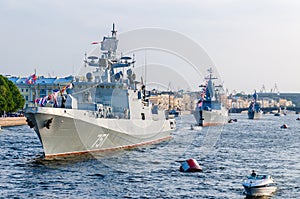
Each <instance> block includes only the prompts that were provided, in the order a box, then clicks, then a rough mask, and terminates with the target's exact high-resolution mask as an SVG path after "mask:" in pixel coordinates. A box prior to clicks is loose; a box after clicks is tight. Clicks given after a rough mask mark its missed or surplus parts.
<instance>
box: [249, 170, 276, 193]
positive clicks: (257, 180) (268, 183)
mask: <svg viewBox="0 0 300 199" xmlns="http://www.w3.org/2000/svg"><path fill="white" fill-rule="evenodd" d="M243 187H244V189H245V194H246V195H247V196H270V195H272V194H273V193H274V192H275V191H276V190H277V185H276V182H275V181H274V179H273V178H272V177H271V176H270V175H253V174H251V175H250V176H247V179H246V180H245V181H244V182H243Z"/></svg>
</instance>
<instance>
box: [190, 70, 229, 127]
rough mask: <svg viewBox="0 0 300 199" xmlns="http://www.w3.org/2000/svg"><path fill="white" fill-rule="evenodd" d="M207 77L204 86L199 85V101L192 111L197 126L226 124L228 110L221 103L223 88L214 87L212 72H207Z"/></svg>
mask: <svg viewBox="0 0 300 199" xmlns="http://www.w3.org/2000/svg"><path fill="white" fill-rule="evenodd" d="M208 72H209V76H208V77H207V78H205V79H206V83H205V85H201V87H202V91H201V92H200V99H199V100H198V102H197V105H196V108H195V110H194V116H195V119H196V122H197V124H198V125H199V126H213V125H222V124H226V123H228V120H229V115H228V109H227V108H226V107H225V106H224V104H223V102H222V100H223V99H222V96H224V94H223V92H224V91H223V86H215V85H214V83H213V80H214V79H216V78H215V77H213V71H212V69H211V68H210V69H209V70H208Z"/></svg>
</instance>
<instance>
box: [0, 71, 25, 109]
mask: <svg viewBox="0 0 300 199" xmlns="http://www.w3.org/2000/svg"><path fill="white" fill-rule="evenodd" d="M0 94H1V95H0V111H1V113H3V112H4V111H5V112H15V111H17V110H19V109H22V108H23V106H24V104H25V99H24V98H23V96H22V95H21V93H20V91H19V89H18V88H17V86H16V85H15V84H14V83H13V82H11V81H10V80H8V79H7V78H6V77H4V76H2V75H0Z"/></svg>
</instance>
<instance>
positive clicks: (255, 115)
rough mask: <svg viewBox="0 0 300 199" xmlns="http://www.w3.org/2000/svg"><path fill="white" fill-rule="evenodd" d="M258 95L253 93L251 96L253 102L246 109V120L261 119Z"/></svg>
mask: <svg viewBox="0 0 300 199" xmlns="http://www.w3.org/2000/svg"><path fill="white" fill-rule="evenodd" d="M257 99H258V95H257V93H256V91H255V93H254V94H253V101H252V102H251V103H250V106H249V108H248V118H249V119H254V120H255V119H260V118H262V110H261V109H260V105H259V103H258V102H257Z"/></svg>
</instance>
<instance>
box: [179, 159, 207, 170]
mask: <svg viewBox="0 0 300 199" xmlns="http://www.w3.org/2000/svg"><path fill="white" fill-rule="evenodd" d="M179 170H180V171H181V172H201V171H202V168H201V167H200V165H199V164H198V162H197V160H195V159H188V160H185V161H184V162H182V163H181V166H180V168H179Z"/></svg>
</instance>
